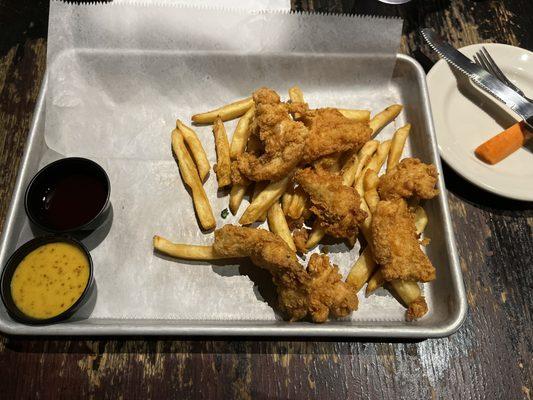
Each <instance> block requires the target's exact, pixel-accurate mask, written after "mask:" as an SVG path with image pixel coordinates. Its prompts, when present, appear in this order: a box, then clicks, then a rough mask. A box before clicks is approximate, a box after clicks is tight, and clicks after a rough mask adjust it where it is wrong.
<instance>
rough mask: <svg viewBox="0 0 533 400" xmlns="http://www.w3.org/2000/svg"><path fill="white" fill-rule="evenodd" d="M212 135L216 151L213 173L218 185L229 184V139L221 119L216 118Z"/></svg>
mask: <svg viewBox="0 0 533 400" xmlns="http://www.w3.org/2000/svg"><path fill="white" fill-rule="evenodd" d="M213 135H214V136H215V149H216V152H217V164H216V169H215V173H216V174H217V182H218V187H219V188H221V187H225V186H229V185H231V160H230V156H229V141H228V135H227V134H226V128H225V127H224V123H223V122H222V119H220V118H217V119H215V122H214V124H213Z"/></svg>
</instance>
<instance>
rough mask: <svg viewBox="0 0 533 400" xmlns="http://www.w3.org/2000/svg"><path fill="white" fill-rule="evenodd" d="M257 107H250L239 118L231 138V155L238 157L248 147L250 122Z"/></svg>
mask: <svg viewBox="0 0 533 400" xmlns="http://www.w3.org/2000/svg"><path fill="white" fill-rule="evenodd" d="M254 113H255V107H253V106H252V107H250V108H249V109H248V110H247V111H246V113H245V114H244V115H243V116H242V117H241V119H239V122H238V123H237V127H236V128H235V132H233V137H232V138H231V147H230V157H231V159H232V160H234V159H236V158H237V157H238V156H239V155H240V154H242V153H243V152H244V150H245V149H246V144H247V143H248V138H249V136H250V123H251V122H252V119H253V117H254Z"/></svg>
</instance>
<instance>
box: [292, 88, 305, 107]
mask: <svg viewBox="0 0 533 400" xmlns="http://www.w3.org/2000/svg"><path fill="white" fill-rule="evenodd" d="M289 98H290V99H291V102H292V103H304V93H303V92H302V89H300V87H299V86H298V85H295V86H293V87H291V88H290V89H289Z"/></svg>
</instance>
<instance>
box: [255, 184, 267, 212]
mask: <svg viewBox="0 0 533 400" xmlns="http://www.w3.org/2000/svg"><path fill="white" fill-rule="evenodd" d="M267 185H268V182H266V181H265V182H256V183H255V185H254V192H253V194H252V202H253V201H254V200H255V199H256V198H257V196H259V194H260V193H261V192H262V191H263V190H264V189H265V188H266V186H267ZM267 213H268V211H265V212H264V213H263V214H261V216H260V217H259V218H258V219H257V220H258V221H259V222H265V220H266V219H267Z"/></svg>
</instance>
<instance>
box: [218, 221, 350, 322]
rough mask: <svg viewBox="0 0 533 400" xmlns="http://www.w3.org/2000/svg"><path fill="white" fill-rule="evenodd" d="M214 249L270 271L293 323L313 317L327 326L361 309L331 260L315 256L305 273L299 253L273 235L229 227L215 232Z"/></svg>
mask: <svg viewBox="0 0 533 400" xmlns="http://www.w3.org/2000/svg"><path fill="white" fill-rule="evenodd" d="M213 247H214V250H215V252H216V253H218V254H220V255H224V256H230V257H250V258H251V260H252V262H253V263H254V264H255V265H257V266H259V267H261V268H264V269H266V270H268V271H269V272H270V273H271V274H272V280H273V282H274V284H275V285H276V286H277V291H278V302H279V307H280V309H281V311H282V312H284V313H285V314H287V316H288V317H289V319H290V320H291V321H297V320H300V319H303V318H305V317H307V316H309V317H310V318H311V319H312V320H313V321H314V322H324V321H326V320H327V319H328V316H329V315H331V316H332V317H345V316H347V315H349V314H350V313H351V312H352V311H353V310H355V309H357V305H358V301H357V294H356V293H355V292H354V291H353V290H351V289H350V287H349V286H348V285H347V284H346V283H345V282H343V281H342V275H341V274H340V273H339V270H338V267H337V266H336V265H330V263H329V258H328V257H327V256H323V255H322V256H320V255H318V254H313V256H311V259H310V260H309V264H308V267H307V270H305V269H304V268H303V267H302V266H301V265H300V263H299V262H298V259H297V258H296V253H295V252H294V251H292V250H291V249H290V248H289V246H287V244H286V243H285V242H284V241H283V239H281V238H280V237H279V236H277V235H275V234H273V233H271V232H269V231H266V230H264V229H254V228H246V227H239V226H234V225H225V226H224V227H223V228H221V229H218V230H217V231H215V242H214V245H213Z"/></svg>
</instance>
